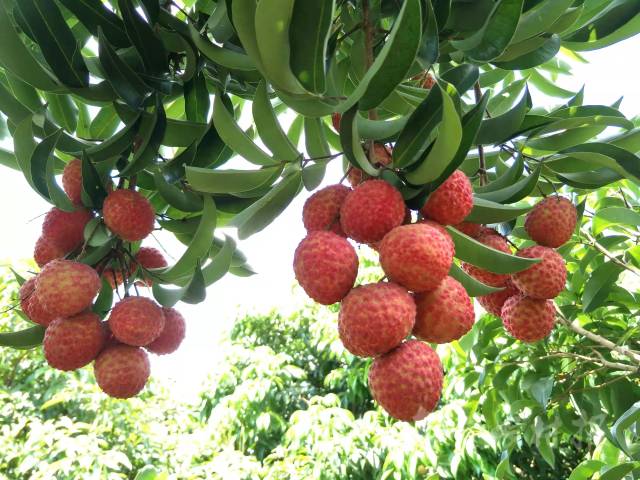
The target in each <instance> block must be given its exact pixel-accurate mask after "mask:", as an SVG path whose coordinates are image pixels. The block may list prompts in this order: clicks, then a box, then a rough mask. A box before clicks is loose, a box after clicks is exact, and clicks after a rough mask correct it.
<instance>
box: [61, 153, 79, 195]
mask: <svg viewBox="0 0 640 480" xmlns="http://www.w3.org/2000/svg"><path fill="white" fill-rule="evenodd" d="M62 188H63V189H64V191H65V193H66V194H67V196H68V197H69V199H70V200H71V202H73V204H74V205H82V161H81V160H80V159H79V158H74V159H73V160H71V161H70V162H69V163H67V165H66V166H65V167H64V170H63V171H62Z"/></svg>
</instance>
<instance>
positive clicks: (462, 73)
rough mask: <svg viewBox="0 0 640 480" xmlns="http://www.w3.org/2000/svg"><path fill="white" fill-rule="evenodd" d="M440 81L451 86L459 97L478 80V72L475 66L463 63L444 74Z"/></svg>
mask: <svg viewBox="0 0 640 480" xmlns="http://www.w3.org/2000/svg"><path fill="white" fill-rule="evenodd" d="M440 78H441V79H442V80H444V81H445V82H448V83H450V84H452V85H453V86H454V87H456V90H457V91H458V93H459V94H460V95H462V94H463V93H465V92H466V91H467V90H469V89H470V88H472V87H473V86H474V85H475V83H476V82H477V81H478V79H479V78H480V70H479V69H478V67H477V66H475V65H471V64H468V63H463V64H462V65H458V66H456V67H453V68H452V69H450V70H447V71H446V72H444V73H443V74H442V75H441V77H440Z"/></svg>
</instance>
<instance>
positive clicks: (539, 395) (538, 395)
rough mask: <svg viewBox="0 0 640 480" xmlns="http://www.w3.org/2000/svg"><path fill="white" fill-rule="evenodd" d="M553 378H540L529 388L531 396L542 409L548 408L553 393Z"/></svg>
mask: <svg viewBox="0 0 640 480" xmlns="http://www.w3.org/2000/svg"><path fill="white" fill-rule="evenodd" d="M553 385H554V380H553V377H545V378H540V379H538V380H536V381H535V382H533V383H532V384H531V385H530V386H529V392H530V393H531V396H532V397H533V398H534V399H535V400H536V401H537V402H538V403H539V404H540V406H541V407H542V408H547V403H549V399H550V398H551V392H552V391H553Z"/></svg>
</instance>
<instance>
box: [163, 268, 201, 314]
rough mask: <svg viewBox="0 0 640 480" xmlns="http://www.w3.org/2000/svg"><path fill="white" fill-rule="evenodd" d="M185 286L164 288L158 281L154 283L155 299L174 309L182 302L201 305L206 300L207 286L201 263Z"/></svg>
mask: <svg viewBox="0 0 640 480" xmlns="http://www.w3.org/2000/svg"><path fill="white" fill-rule="evenodd" d="M184 283H185V284H184V286H182V287H179V288H167V287H163V286H162V285H160V284H159V283H158V281H154V282H153V287H152V290H153V297H154V298H155V299H156V300H157V301H158V303H160V305H162V306H163V307H173V306H174V305H175V304H176V303H178V302H179V301H180V300H182V301H183V302H185V303H200V302H202V301H204V299H205V298H206V295H207V292H206V285H205V282H204V276H203V274H202V269H201V268H200V262H198V265H196V267H195V270H194V271H193V273H192V274H191V275H190V276H189V277H188V278H187V280H186V282H184Z"/></svg>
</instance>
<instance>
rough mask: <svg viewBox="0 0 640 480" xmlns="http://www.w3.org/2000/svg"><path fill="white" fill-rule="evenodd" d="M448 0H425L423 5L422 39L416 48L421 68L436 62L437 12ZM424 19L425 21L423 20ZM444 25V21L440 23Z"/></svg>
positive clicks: (437, 45)
mask: <svg viewBox="0 0 640 480" xmlns="http://www.w3.org/2000/svg"><path fill="white" fill-rule="evenodd" d="M434 3H435V4H436V10H437V11H436V12H434V8H433V4H434ZM448 3H449V0H446V1H439V0H436V1H435V2H431V0H425V1H424V2H423V6H424V7H426V8H424V9H423V23H424V29H423V30H422V40H421V45H420V48H419V49H418V57H417V60H418V62H419V63H420V65H421V66H422V68H423V69H425V70H428V69H429V67H431V65H433V64H434V63H436V60H438V55H439V54H440V45H439V44H440V39H439V37H438V23H440V22H439V21H438V19H437V16H438V12H441V9H442V7H443V5H444V4H448ZM425 19H426V21H425ZM441 25H442V26H444V23H442V24H441Z"/></svg>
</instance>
